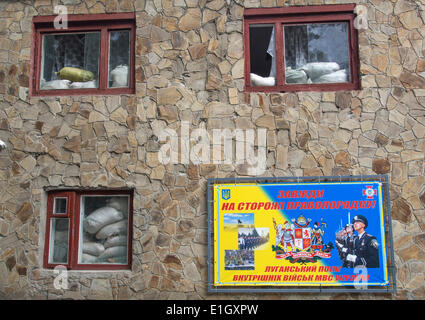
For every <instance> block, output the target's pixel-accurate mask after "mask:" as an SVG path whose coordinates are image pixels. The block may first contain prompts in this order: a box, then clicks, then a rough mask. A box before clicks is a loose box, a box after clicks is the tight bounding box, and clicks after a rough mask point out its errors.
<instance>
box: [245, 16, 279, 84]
mask: <svg viewBox="0 0 425 320" xmlns="http://www.w3.org/2000/svg"><path fill="white" fill-rule="evenodd" d="M249 54H250V66H251V74H250V80H251V85H252V86H274V85H275V82H276V81H275V78H276V59H275V41H274V25H273V24H251V25H250V26H249Z"/></svg>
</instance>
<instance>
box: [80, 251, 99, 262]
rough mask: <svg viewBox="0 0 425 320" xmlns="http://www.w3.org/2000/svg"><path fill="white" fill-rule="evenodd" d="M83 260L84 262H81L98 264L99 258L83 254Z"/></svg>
mask: <svg viewBox="0 0 425 320" xmlns="http://www.w3.org/2000/svg"><path fill="white" fill-rule="evenodd" d="M81 260H82V261H81V262H83V263H93V262H97V257H96V256H92V255H91V254H87V253H83V255H82V259H81Z"/></svg>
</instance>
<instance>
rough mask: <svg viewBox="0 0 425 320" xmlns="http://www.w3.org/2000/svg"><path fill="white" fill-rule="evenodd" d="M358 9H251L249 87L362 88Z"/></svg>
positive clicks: (246, 37)
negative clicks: (356, 27)
mask: <svg viewBox="0 0 425 320" xmlns="http://www.w3.org/2000/svg"><path fill="white" fill-rule="evenodd" d="M354 8H355V5H351V4H350V5H324V6H304V7H285V8H271V9H246V10H245V12H244V47H245V90H246V91H282V92H285V91H330V90H357V89H360V83H359V70H358V69H359V62H358V44H357V30H356V29H355V28H354V19H355V14H354Z"/></svg>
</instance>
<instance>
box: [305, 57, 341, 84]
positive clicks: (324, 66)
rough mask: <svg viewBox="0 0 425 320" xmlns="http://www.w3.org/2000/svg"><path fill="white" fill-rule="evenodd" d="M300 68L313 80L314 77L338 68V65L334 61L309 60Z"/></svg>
mask: <svg viewBox="0 0 425 320" xmlns="http://www.w3.org/2000/svg"><path fill="white" fill-rule="evenodd" d="M300 69H301V70H304V71H305V72H306V73H307V75H308V77H309V78H310V79H311V80H312V81H313V82H315V79H316V78H319V77H321V76H323V75H325V74H328V73H332V72H335V71H337V70H339V65H338V63H336V62H310V63H307V64H305V65H303V66H302V67H301V68H300Z"/></svg>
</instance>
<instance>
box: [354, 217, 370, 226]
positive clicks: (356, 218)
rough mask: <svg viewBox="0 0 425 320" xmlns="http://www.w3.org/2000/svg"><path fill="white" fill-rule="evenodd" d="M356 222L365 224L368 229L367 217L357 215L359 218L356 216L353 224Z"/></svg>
mask: <svg viewBox="0 0 425 320" xmlns="http://www.w3.org/2000/svg"><path fill="white" fill-rule="evenodd" d="M356 221H360V222H363V223H364V225H365V228H367V225H368V223H367V219H366V217H365V216H362V215H361V214H359V215H357V216H354V218H353V224H354V222H356Z"/></svg>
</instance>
